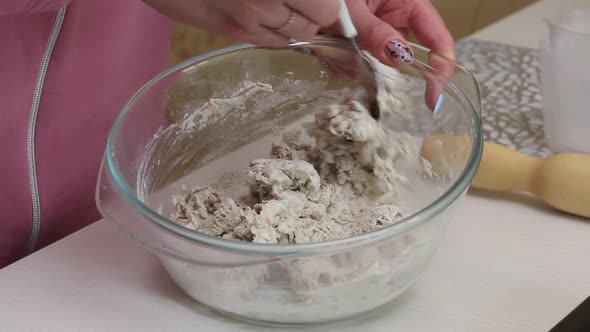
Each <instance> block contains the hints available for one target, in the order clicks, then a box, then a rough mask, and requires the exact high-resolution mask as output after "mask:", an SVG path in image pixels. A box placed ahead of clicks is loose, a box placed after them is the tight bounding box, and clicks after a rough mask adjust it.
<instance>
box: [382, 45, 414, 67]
mask: <svg viewBox="0 0 590 332" xmlns="http://www.w3.org/2000/svg"><path fill="white" fill-rule="evenodd" d="M385 50H386V51H387V54H389V57H391V58H392V59H393V61H395V62H397V63H410V62H412V59H413V58H414V55H413V54H412V51H411V50H410V48H409V47H408V46H406V45H405V44H404V43H402V42H401V41H399V40H397V39H394V40H391V41H390V42H389V43H387V45H385Z"/></svg>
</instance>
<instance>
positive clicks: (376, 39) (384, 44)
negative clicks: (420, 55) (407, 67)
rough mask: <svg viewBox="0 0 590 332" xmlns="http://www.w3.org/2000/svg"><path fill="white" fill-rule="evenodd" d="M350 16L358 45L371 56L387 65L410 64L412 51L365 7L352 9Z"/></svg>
mask: <svg viewBox="0 0 590 332" xmlns="http://www.w3.org/2000/svg"><path fill="white" fill-rule="evenodd" d="M351 14H352V19H353V21H354V24H355V26H356V29H357V30H358V33H359V35H358V37H357V39H358V41H359V43H360V44H361V45H363V47H365V48H366V49H367V50H368V51H369V52H371V54H372V55H373V56H375V57H376V58H377V59H379V60H380V61H381V62H383V63H389V64H405V63H411V62H412V60H413V58H414V55H413V52H412V49H411V48H410V46H409V44H408V41H407V40H406V39H405V38H404V37H403V36H402V34H401V33H400V32H399V31H397V30H395V29H394V28H393V27H392V26H391V25H389V24H388V23H386V22H384V21H382V20H381V19H379V18H378V17H377V16H375V15H374V14H373V13H371V12H370V11H369V9H368V8H367V7H366V6H358V7H357V8H354V10H351Z"/></svg>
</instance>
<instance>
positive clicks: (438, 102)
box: [432, 94, 445, 114]
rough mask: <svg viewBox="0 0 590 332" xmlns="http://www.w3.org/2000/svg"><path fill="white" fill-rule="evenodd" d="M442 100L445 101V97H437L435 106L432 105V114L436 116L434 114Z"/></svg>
mask: <svg viewBox="0 0 590 332" xmlns="http://www.w3.org/2000/svg"><path fill="white" fill-rule="evenodd" d="M444 99H445V97H443V95H442V94H441V95H440V96H438V99H437V100H436V104H434V109H433V110H432V114H436V112H438V110H439V108H440V105H442V102H443V100H444Z"/></svg>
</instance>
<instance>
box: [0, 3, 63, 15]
mask: <svg viewBox="0 0 590 332" xmlns="http://www.w3.org/2000/svg"><path fill="white" fill-rule="evenodd" d="M70 1H71V0H0V16H3V15H21V14H32V13H40V12H45V11H50V10H58V9H59V8H60V7H62V6H64V5H67V4H68V3H69V2H70Z"/></svg>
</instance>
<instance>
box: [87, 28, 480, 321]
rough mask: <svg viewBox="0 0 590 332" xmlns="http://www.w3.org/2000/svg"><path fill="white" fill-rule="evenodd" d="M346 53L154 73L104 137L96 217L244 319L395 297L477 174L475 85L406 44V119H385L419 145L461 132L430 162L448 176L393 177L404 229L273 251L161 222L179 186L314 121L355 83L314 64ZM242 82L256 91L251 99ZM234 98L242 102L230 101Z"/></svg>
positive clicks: (305, 45)
mask: <svg viewBox="0 0 590 332" xmlns="http://www.w3.org/2000/svg"><path fill="white" fill-rule="evenodd" d="M347 45H348V44H347V43H345V42H343V41H341V40H338V39H334V38H330V37H321V38H316V39H314V40H311V41H306V42H295V43H292V44H291V45H289V47H286V48H284V49H273V50H270V49H264V48H256V47H254V46H251V45H239V46H234V47H230V48H226V49H223V50H220V51H215V52H211V53H208V54H205V55H202V56H198V57H196V58H194V59H192V60H189V61H187V62H185V63H182V64H180V65H178V66H176V67H174V68H171V69H170V70H168V71H166V72H164V73H162V74H161V75H159V76H157V77H155V78H154V79H153V80H151V81H150V82H149V83H147V84H146V85H145V86H144V87H142V88H141V89H140V90H139V91H138V92H137V93H136V94H135V95H134V96H133V97H132V98H131V99H130V100H129V102H128V103H127V105H125V107H124V108H123V110H122V111H121V113H120V114H119V115H118V117H117V119H116V121H115V123H114V125H113V127H112V130H111V132H110V134H109V138H108V144H107V148H106V153H105V158H104V161H103V164H102V168H101V173H100V177H99V180H98V186H97V204H98V207H99V209H100V211H101V213H102V215H103V216H104V217H105V219H106V220H108V221H110V222H111V223H112V224H113V225H115V226H116V227H117V228H118V229H119V230H120V231H121V232H123V233H124V234H125V235H126V236H127V237H129V238H130V239H132V240H134V241H135V242H137V243H139V244H140V245H142V246H143V247H144V248H146V249H147V250H150V251H151V252H153V253H154V254H155V255H157V257H158V258H159V260H160V261H161V262H162V264H163V266H164V267H165V269H166V270H167V271H168V273H169V274H170V276H171V277H172V279H173V280H174V282H175V283H176V284H178V286H179V287H180V288H182V289H183V290H184V291H185V292H186V293H187V294H189V295H190V296H191V297H192V298H194V299H195V300H197V301H199V302H201V303H203V304H205V305H207V306H209V307H211V308H214V309H216V310H219V311H221V312H224V313H226V314H229V315H231V316H235V317H238V318H241V319H245V320H249V321H252V322H257V323H263V324H278V325H290V324H291V325H292V324H308V323H318V322H328V321H335V320H340V319H345V318H350V317H353V316H355V315H357V314H360V313H364V312H367V311H370V310H372V309H375V308H377V307H379V306H381V305H383V304H385V303H387V302H389V301H391V300H392V299H394V298H396V297H397V296H398V295H400V294H401V293H402V292H403V291H404V290H406V289H407V288H408V287H409V286H410V285H412V284H413V283H414V282H415V281H416V279H417V278H418V276H419V275H420V274H421V272H422V271H423V270H424V269H425V267H426V265H427V264H428V262H429V260H430V259H431V257H432V255H433V254H434V252H435V251H436V249H437V247H438V245H439V243H440V242H441V239H442V238H443V236H444V231H445V228H446V225H447V223H448V222H449V220H451V219H452V215H453V214H452V210H453V208H454V207H455V206H456V203H457V201H458V200H459V199H460V198H462V196H463V195H464V193H465V192H466V190H467V188H468V186H469V183H470V181H471V179H472V177H473V176H474V174H475V171H476V169H477V167H478V164H479V160H480V158H481V153H482V144H483V143H482V131H481V124H480V117H479V107H480V104H479V102H480V100H479V92H478V88H477V83H476V82H475V80H474V78H473V77H472V75H471V74H470V73H469V72H467V71H466V70H465V69H464V68H463V67H461V66H459V65H457V64H456V63H454V62H453V61H451V60H449V59H445V58H443V57H439V56H437V55H435V54H432V53H429V52H428V50H426V49H424V48H421V47H420V46H418V45H413V47H414V50H415V53H416V54H415V61H414V63H413V64H412V65H405V66H403V67H400V70H401V71H402V73H403V74H404V80H406V84H404V87H403V88H402V89H400V91H398V92H397V93H398V94H399V96H400V98H402V99H403V100H404V111H403V112H393V113H391V114H389V115H387V116H385V117H384V118H383V123H384V125H385V126H389V127H390V128H392V129H394V130H395V131H396V132H400V133H404V134H407V135H409V136H410V137H412V138H413V139H415V140H417V141H423V140H425V139H426V140H428V139H431V138H433V137H443V136H452V137H461V138H462V139H461V140H460V142H462V143H461V144H462V146H461V147H460V148H459V149H454V150H452V151H455V152H453V153H450V154H449V153H446V154H443V153H439V154H436V153H435V154H431V156H430V158H431V160H430V161H431V162H432V165H437V167H443V166H444V167H446V168H445V171H444V174H445V175H444V176H436V177H432V178H426V177H424V176H423V174H422V173H420V172H416V168H417V167H419V165H418V164H411V163H410V164H408V165H406V167H405V168H404V169H402V170H400V172H402V173H403V174H404V175H405V176H407V177H408V178H409V179H410V183H411V184H412V185H411V186H409V187H408V188H406V189H405V191H404V192H403V193H402V195H401V196H400V197H402V199H403V200H404V202H405V203H404V204H406V205H407V207H408V211H409V212H410V213H409V215H408V216H407V217H405V218H404V219H403V220H402V221H401V222H399V223H397V224H394V225H391V226H388V227H385V228H382V229H380V230H378V231H374V232H370V233H366V234H364V235H359V236H355V237H351V238H346V239H341V240H334V241H327V242H320V243H309V244H289V245H270V244H256V243H250V242H243V241H236V240H230V239H223V238H218V237H213V236H209V235H205V234H202V233H197V232H195V231H193V230H190V229H188V228H185V227H183V226H180V225H178V224H176V223H174V222H172V221H171V220H170V219H169V218H170V216H171V213H172V211H173V208H174V207H173V204H172V200H171V195H172V194H178V193H179V192H180V191H181V186H182V184H186V185H187V186H189V187H190V186H193V185H197V184H211V183H212V182H213V181H214V180H215V179H216V180H215V181H221V182H223V180H224V179H225V180H228V179H231V174H232V173H231V172H232V171H236V170H240V169H243V168H244V167H245V166H247V165H248V162H249V161H251V160H253V159H255V158H258V157H268V155H269V149H270V144H271V143H270V142H271V140H269V139H268V138H269V137H271V138H272V137H276V135H278V134H279V133H280V131H281V129H283V128H287V127H289V126H292V125H293V124H294V123H298V122H301V121H302V119H306V117H307V118H309V116H311V117H312V118H313V114H312V111H311V109H312V108H313V107H314V105H315V106H317V105H319V104H321V103H326V102H333V101H335V100H336V99H335V98H336V97H338V96H342V94H343V93H344V92H345V91H348V88H350V87H352V86H354V85H355V84H356V82H355V81H351V80H347V79H335V78H333V76H331V75H330V74H328V73H327V71H326V67H325V66H324V65H323V62H322V61H321V60H319V59H318V58H317V57H316V56H314V55H311V54H329V53H330V52H333V51H338V52H352V50H351V49H350V48H349V47H348V46H347ZM294 50H295V51H297V52H294ZM433 67H436V68H438V69H441V70H442V71H443V72H446V75H443V74H441V72H439V71H438V70H436V69H434V68H433ZM245 82H251V83H245ZM426 82H430V83H431V84H434V85H431V87H430V88H432V86H438V87H439V88H440V90H441V91H442V92H443V95H444V99H443V100H444V101H443V102H442V104H441V105H440V108H439V109H438V112H437V113H436V114H435V115H433V114H432V112H431V111H430V110H429V109H428V107H427V106H426V102H425V98H424V95H425V90H426V89H427V87H426ZM260 83H263V84H262V85H260ZM248 84H250V86H251V85H252V84H259V86H262V87H263V88H264V89H263V90H265V91H262V92H252V91H250V92H249V91H248V89H249V88H248V86H249V85H248ZM264 84H268V85H264ZM237 91H238V92H237ZM239 91H241V92H239ZM236 93H238V94H240V96H242V97H243V96H246V98H245V100H242V101H241V102H239V101H238V102H236V100H233V99H231V98H232V96H234V97H235V96H236ZM228 98H229V99H228ZM228 100H230V101H232V100H233V104H231V106H229V107H228V111H227V112H217V113H210V112H209V113H208V112H207V107H202V106H203V105H206V104H207V103H228ZM441 135H442V136H441ZM446 142H447V141H446V140H444V139H442V140H437V141H436V146H438V147H439V148H441V150H440V151H447V150H448V149H445V147H444V145H445V144H448V143H446ZM453 144H456V143H453ZM240 151H241V152H242V153H241V154H236V153H237V152H240ZM432 158H434V159H436V160H432ZM417 159H418V158H417ZM441 165H443V166H441ZM224 174H225V175H224ZM440 174H442V173H440Z"/></svg>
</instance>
